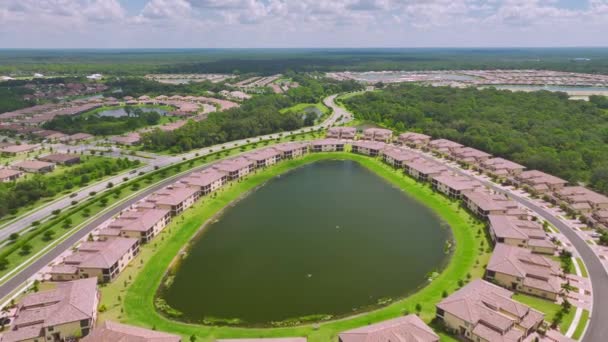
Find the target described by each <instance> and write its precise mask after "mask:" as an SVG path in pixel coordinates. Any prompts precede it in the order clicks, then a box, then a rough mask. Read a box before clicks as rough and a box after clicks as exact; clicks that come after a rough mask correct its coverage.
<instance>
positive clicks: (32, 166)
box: [12, 160, 55, 170]
mask: <svg viewBox="0 0 608 342" xmlns="http://www.w3.org/2000/svg"><path fill="white" fill-rule="evenodd" d="M54 165H55V164H53V163H47V162H43V161H39V160H24V161H22V162H18V163H15V164H13V165H12V166H14V167H16V168H19V169H28V170H41V169H44V168H47V167H49V166H51V167H52V166H54Z"/></svg>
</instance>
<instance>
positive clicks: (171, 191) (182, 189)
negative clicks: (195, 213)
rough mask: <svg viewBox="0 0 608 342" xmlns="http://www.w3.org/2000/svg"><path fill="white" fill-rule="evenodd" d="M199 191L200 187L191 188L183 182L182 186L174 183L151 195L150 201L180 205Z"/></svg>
mask: <svg viewBox="0 0 608 342" xmlns="http://www.w3.org/2000/svg"><path fill="white" fill-rule="evenodd" d="M197 192H198V189H194V188H189V187H186V186H185V185H183V184H182V185H181V186H178V185H173V186H170V187H167V188H165V189H163V190H160V191H157V192H155V193H153V194H152V195H150V197H148V202H154V203H157V204H164V205H171V206H174V205H179V204H180V203H182V202H184V201H185V200H186V199H188V198H189V197H191V196H194V195H195V194H196V193H197Z"/></svg>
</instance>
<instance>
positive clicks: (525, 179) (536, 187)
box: [515, 170, 568, 194]
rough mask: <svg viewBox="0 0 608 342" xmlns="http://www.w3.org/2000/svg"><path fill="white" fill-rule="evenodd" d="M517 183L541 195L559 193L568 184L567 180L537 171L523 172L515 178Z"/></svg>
mask: <svg viewBox="0 0 608 342" xmlns="http://www.w3.org/2000/svg"><path fill="white" fill-rule="evenodd" d="M515 181H516V182H519V184H520V185H522V186H523V185H525V186H528V187H529V188H530V189H532V191H535V192H537V193H540V194H543V193H547V192H552V191H558V190H560V189H562V188H563V187H564V186H565V185H566V184H567V183H568V181H566V180H563V179H561V178H557V177H555V176H552V175H550V174H547V173H544V172H541V171H537V170H530V171H523V172H521V173H520V174H518V175H516V176H515Z"/></svg>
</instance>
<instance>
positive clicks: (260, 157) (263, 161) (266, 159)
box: [244, 147, 281, 168]
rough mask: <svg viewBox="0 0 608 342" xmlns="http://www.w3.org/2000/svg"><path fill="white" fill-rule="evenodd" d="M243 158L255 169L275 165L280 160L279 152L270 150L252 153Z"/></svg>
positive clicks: (270, 148) (265, 149) (269, 148)
mask: <svg viewBox="0 0 608 342" xmlns="http://www.w3.org/2000/svg"><path fill="white" fill-rule="evenodd" d="M244 157H245V158H247V159H249V160H251V161H253V162H254V163H255V167H256V168H264V167H267V166H271V165H274V164H276V163H277V162H278V161H280V160H281V152H280V151H278V150H276V149H274V148H272V147H268V148H264V149H261V150H257V151H252V152H249V153H247V154H245V155H244Z"/></svg>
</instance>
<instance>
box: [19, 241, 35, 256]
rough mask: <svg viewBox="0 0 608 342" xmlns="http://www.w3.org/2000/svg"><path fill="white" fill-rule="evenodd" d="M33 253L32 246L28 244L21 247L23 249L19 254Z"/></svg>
mask: <svg viewBox="0 0 608 342" xmlns="http://www.w3.org/2000/svg"><path fill="white" fill-rule="evenodd" d="M31 252H32V245H30V244H29V243H26V244H24V245H23V246H21V249H20V251H19V253H20V254H21V255H28V254H30V253H31Z"/></svg>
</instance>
